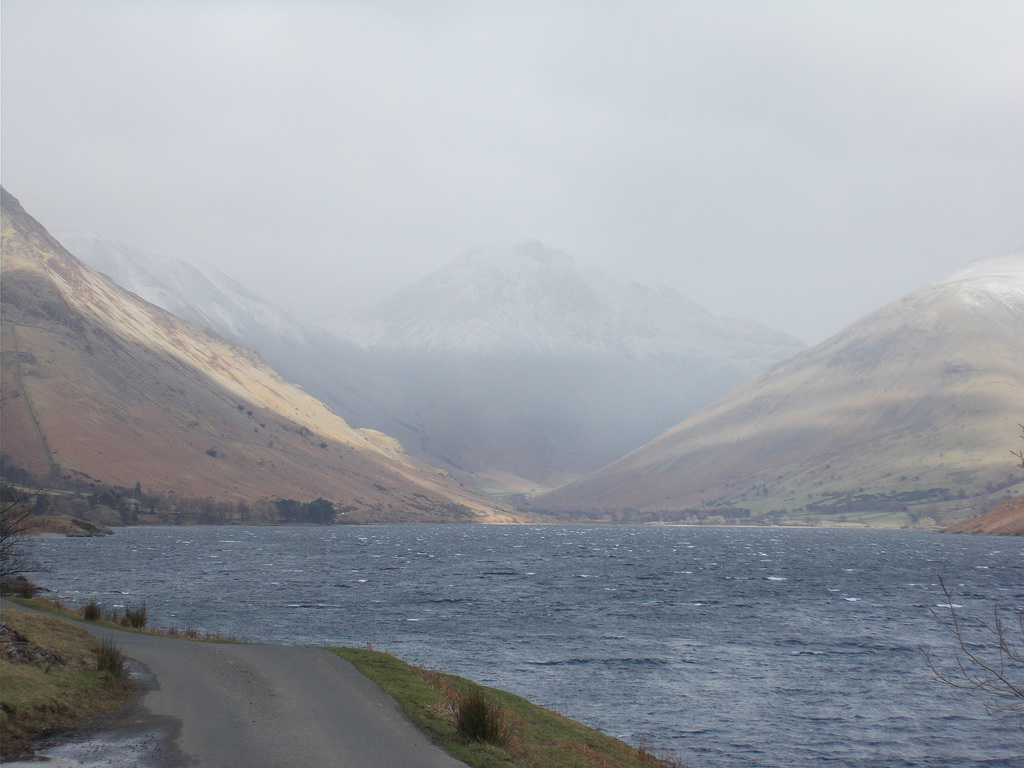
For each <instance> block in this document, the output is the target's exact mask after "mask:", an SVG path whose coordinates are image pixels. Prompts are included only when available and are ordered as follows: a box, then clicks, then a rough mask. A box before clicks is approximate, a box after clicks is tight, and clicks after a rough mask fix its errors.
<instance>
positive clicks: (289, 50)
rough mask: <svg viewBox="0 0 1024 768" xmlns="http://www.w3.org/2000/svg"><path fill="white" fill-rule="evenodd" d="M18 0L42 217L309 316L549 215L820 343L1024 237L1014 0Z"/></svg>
mask: <svg viewBox="0 0 1024 768" xmlns="http://www.w3.org/2000/svg"><path fill="white" fill-rule="evenodd" d="M0 12H2V20H0V21H2V26H0V28H2V33H0V34H2V48H0V57H2V61H0V64H2V96H0V98H2V118H0V119H2V135H0V141H2V181H3V184H4V186H5V187H6V188H7V190H8V191H9V192H11V193H12V194H13V195H14V196H15V197H18V198H19V199H20V200H21V202H22V203H23V205H25V207H26V209H27V210H28V211H29V213H31V214H32V215H34V216H35V217H36V218H37V219H39V220H40V221H41V222H42V223H43V224H44V225H45V226H47V227H48V228H49V229H51V230H58V229H79V230H81V229H85V230H90V231H95V232H99V233H101V234H104V235H108V236H111V237H114V238H116V239H119V240H122V241H125V242H126V243H129V244H131V245H134V246H136V247H138V248H141V249H142V250H144V251H147V252H151V253H154V254H162V255H167V256H174V257H178V258H184V259H187V260H189V261H194V262H199V263H208V264H213V265H215V266H218V267H220V268H221V269H222V270H224V271H225V272H227V273H228V274H229V275H231V276H232V277H235V278H236V279H238V280H240V281H241V282H243V283H245V284H246V285H248V286H249V287H251V288H253V289H255V290H257V291H258V292H260V293H261V294H263V295H264V296H266V297H267V298H270V299H273V300H275V301H276V302H277V303H279V304H281V305H283V306H285V307H286V308H288V309H290V310H292V311H293V312H294V313H296V314H297V315H298V316H300V317H302V318H306V319H311V318H313V317H316V316H320V315H324V314H327V313H329V312H335V311H342V310H344V309H345V308H346V307H348V306H351V305H353V304H356V303H363V302H365V301H368V300H370V299H375V298H380V297H382V296H383V295H385V294H386V293H388V292H390V291H391V290H394V289H397V288H398V287H400V286H402V285H404V284H406V283H408V282H410V281H412V280H413V279H416V278H419V277H422V276H424V275H426V274H428V273H430V272H433V271H435V270H436V269H439V268H441V267H442V266H444V265H445V264H447V263H448V262H449V261H451V260H452V259H453V258H454V257H456V256H457V255H458V254H460V253H462V252H464V251H466V250H469V249H471V248H474V247H476V246H479V245H483V244H487V243H493V242H500V241H505V240H509V239H514V238H521V237H533V238H537V239H539V240H541V241H542V242H544V243H545V244H546V245H548V246H551V247H554V248H559V249H561V250H564V251H566V252H568V253H570V254H571V255H573V256H574V257H575V258H576V259H577V260H578V261H580V262H581V263H584V264H591V265H595V266H599V267H604V268H606V269H610V270H611V271H613V272H615V273H616V274H618V275H620V276H624V277H627V278H630V279H634V280H637V281H639V282H643V283H647V284H667V285H670V286H672V287H674V288H676V289H677V290H679V291H680V292H681V293H683V294H684V295H686V296H688V297H689V298H691V299H693V300H695V301H697V302H699V303H701V304H703V305H704V306H705V307H707V308H708V309H710V310H711V311H712V312H714V313H716V314H720V315H729V316H735V317H745V318H750V319H754V320H758V321H761V322H764V323H767V324H769V325H772V326H774V327H776V328H779V329H782V330H784V331H788V332H790V333H793V334H795V335H797V336H799V337H800V338H802V339H803V340H805V341H807V342H812V343H813V342H816V341H819V340H821V339H822V338H824V337H826V336H828V335H830V334H832V333H834V332H835V331H838V330H839V329H841V328H842V327H843V326H845V325H846V324H848V323H850V322H852V321H853V320H855V319H857V318H858V317H860V316H861V315H863V314H865V313H867V312H869V311H871V310H873V309H876V308H878V307H880V306H882V305H883V304H884V303H886V302H888V301H890V300H891V299H894V298H896V297H898V296H899V295H901V294H903V293H906V292H908V291H911V290H914V289H917V288H919V287H921V286H923V285H925V284H927V283H929V282H931V281H933V280H936V279H938V278H940V277H942V276H943V275H945V274H946V273H948V272H951V271H953V270H954V269H957V268H959V267H962V266H963V265H964V264H966V263H967V262H969V261H971V260H973V259H976V258H980V257H984V256H990V255H996V254H999V253H1003V252H1005V251H1008V250H1013V249H1017V248H1020V247H1022V246H1024V46H1022V43H1021V41H1022V40H1024V3H1021V2H1016V1H1014V2H1005V3H990V2H959V3H953V2H941V1H940V0H928V1H927V2H893V1H891V0H888V1H886V2H867V1H864V0H862V1H860V2H848V3H844V2H838V1H834V2H824V0H822V1H821V2H756V3H755V2H749V3H741V2H723V1H721V0H715V2H710V1H709V2H643V0H639V1H637V2H592V1H591V2H551V1H547V2H522V1H518V0H517V1H512V0H509V1H508V2H430V3H424V2H416V1H415V0H410V1H409V2H382V1H378V2H361V3H357V2H326V1H324V2H292V1H290V0H289V1H288V2H284V1H283V0H282V1H281V2H269V1H264V2H174V1H172V0H165V1H164V2H142V1H140V0H130V1H127V2H98V1H97V2H92V1H90V2H86V1H85V0H79V1H78V2H47V1H46V0H3V5H2V11H0Z"/></svg>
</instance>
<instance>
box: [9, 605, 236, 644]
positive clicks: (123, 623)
mask: <svg viewBox="0 0 1024 768" xmlns="http://www.w3.org/2000/svg"><path fill="white" fill-rule="evenodd" d="M7 599H9V600H10V601H11V602H14V603H17V604H18V605H22V606H24V607H26V608H32V609H34V610H37V611H42V612H43V613H49V614H52V615H54V616H60V617H62V618H66V619H75V620H76V621H88V622H89V623H90V624H93V625H95V626H97V627H107V628H108V629H119V630H122V631H124V632H137V633H139V634H143V635H161V636H163V637H180V638H184V639H186V640H202V641H204V642H210V643H242V642H245V641H244V640H240V639H239V638H237V637H235V636H234V635H232V634H224V633H222V632H211V631H209V630H204V629H198V628H196V627H195V626H194V625H192V624H186V625H185V626H184V627H177V626H174V625H171V626H169V627H154V626H151V625H149V624H148V610H147V608H146V604H145V603H141V604H140V605H137V606H134V607H132V606H128V607H126V608H124V610H118V609H113V608H111V609H104V608H102V607H100V605H99V604H98V603H97V602H96V601H95V600H90V601H89V602H88V603H85V604H84V605H82V606H81V607H79V608H69V607H68V606H67V605H65V604H64V603H63V602H62V601H61V600H60V599H58V598H51V597H15V596H9V597H8V598H7Z"/></svg>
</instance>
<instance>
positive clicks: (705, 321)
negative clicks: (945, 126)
mask: <svg viewBox="0 0 1024 768" xmlns="http://www.w3.org/2000/svg"><path fill="white" fill-rule="evenodd" d="M321 326H322V327H323V328H325V329H327V330H330V331H333V332H334V333H336V334H338V335H339V336H341V337H343V338H346V339H348V340H350V341H352V342H354V343H356V344H359V345H360V346H362V347H365V348H369V349H376V350H380V351H404V352H416V353H424V352H429V353H433V354H459V355H464V354H496V353H501V354H520V355H529V356H551V357H570V358H571V357H591V358H599V357H604V358H611V357H618V358H630V359H635V360H642V359H646V358H651V357H656V356H661V355H673V356H687V357H691V358H695V357H702V358H706V359H707V360H709V361H715V362H718V363H725V364H734V365H736V366H737V368H738V369H741V370H743V371H744V372H746V373H751V372H754V371H757V370H760V369H761V368H763V367H765V366H766V365H769V364H770V363H772V362H776V361H778V360H780V359H783V358H785V357H788V356H789V355H791V354H793V353H795V352H797V351H799V350H801V349H803V347H804V345H803V344H802V343H800V342H799V341H798V340H796V339H794V338H792V337H791V336H787V335H785V334H783V333H779V332H777V331H773V330H771V329H769V328H766V327H765V326H762V325H758V324H756V323H752V322H745V321H739V320H730V319H722V318H717V317H715V316H714V315H712V314H711V313H710V312H708V311H707V310H705V309H704V308H703V307H701V306H699V305H698V304H696V303H694V302H692V301H690V300H689V299H686V298H684V297H683V296H681V295H679V294H678V293H677V292H676V291H674V290H672V289H671V288H666V287H659V288H648V287H646V286H642V285H640V284H638V283H626V282H620V281H616V280H613V279H611V278H609V277H607V276H605V275H603V274H601V273H600V272H598V271H596V270H592V269H586V270H585V269H581V268H579V267H578V266H577V265H576V263H575V262H574V260H573V259H572V258H571V257H570V256H568V255H567V254H565V253H563V252H562V251H556V250H551V249H548V248H545V247H544V246H543V245H542V244H541V243H539V242H537V241H536V240H523V241H519V242H515V243H511V244H506V245H499V246H488V247H485V248H478V249H476V250H473V251H470V252H468V253H465V254H463V255H462V256H459V257H458V258H457V259H455V261H453V262H452V263H451V264H450V265H448V266H447V267H445V268H444V269H442V270H440V271H438V272H435V273H434V274H432V275H430V276H428V277H426V278H424V279H423V280H421V281H419V282H417V283H415V284H413V285H410V286H408V287H407V288H404V289H403V290H401V291H399V292H398V293H396V294H394V295H393V296H391V297H390V298H388V299H385V300H384V301H382V302H380V303H379V304H377V305H375V306H373V307H371V308H369V309H367V310H364V311H361V312H359V313H356V314H355V315H351V316H342V315H334V316H332V317H330V318H328V319H327V320H325V321H324V322H323V323H321Z"/></svg>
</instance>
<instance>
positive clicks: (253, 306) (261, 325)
mask: <svg viewBox="0 0 1024 768" xmlns="http://www.w3.org/2000/svg"><path fill="white" fill-rule="evenodd" d="M56 237H57V239H58V240H59V241H60V242H61V244H62V245H64V247H65V248H67V249H68V251H70V252H71V253H73V254H74V255H75V256H77V257H78V258H79V259H81V260H82V261H84V262H85V263H86V264H88V265H89V266H90V267H92V268H93V269H95V270H96V271H98V272H102V273H103V274H105V275H107V276H108V277H110V278H111V279H112V280H113V281H114V282H115V283H117V284H118V285H119V286H121V287H122V288H124V289H126V290H129V291H131V292H132V293H134V294H135V295H136V296H138V297H140V298H142V299H145V300H146V301H148V302H149V303H150V304H155V305H156V306H158V307H160V308H161V309H165V310H167V311H168V312H170V313H171V314H173V315H176V316H177V317H181V318H183V319H185V320H188V321H190V322H193V323H198V324H200V325H205V326H207V327H209V328H212V329H213V330H215V331H217V332H218V333H220V334H222V335H223V336H226V337H228V338H230V339H233V340H235V341H239V342H242V343H245V341H246V340H247V339H249V338H251V337H252V336H253V334H254V332H262V333H267V334H271V335H273V336H276V337H279V338H283V339H286V340H289V341H293V342H300V341H301V340H302V339H303V333H302V330H301V327H300V326H299V324H298V323H297V322H296V321H295V320H293V319H292V318H291V317H290V316H289V315H288V314H287V313H286V312H284V311H283V310H281V309H278V308H277V307H275V306H274V305H273V304H270V303H269V302H267V301H266V300H264V299H262V298H261V297H259V296H257V295H256V294H255V293H253V292H252V291H250V290H248V289H247V288H245V287H244V286H242V285H240V284H239V283H237V282H236V281H234V280H232V279H231V278H230V277H228V276H227V275H225V274H224V273H223V272H221V271H220V270H218V269H215V268H213V267H210V266H205V265H198V264H192V263H190V262H187V261H183V260H181V259H173V258H169V257H166V256H154V255H152V254H148V253H143V252H142V251H140V250H138V249H137V248H133V247H132V246H130V245H126V244H124V243H120V242H118V241H116V240H112V239H111V238H108V237H104V236H102V235H98V234H95V233H91V232H85V233H83V232H67V233H58V234H57V236H56Z"/></svg>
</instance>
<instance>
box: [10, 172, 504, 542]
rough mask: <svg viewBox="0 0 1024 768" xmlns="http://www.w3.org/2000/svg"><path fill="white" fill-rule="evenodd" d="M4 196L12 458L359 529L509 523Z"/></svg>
mask: <svg viewBox="0 0 1024 768" xmlns="http://www.w3.org/2000/svg"><path fill="white" fill-rule="evenodd" d="M0 195H2V200H0V207H2V227H3V233H2V246H3V279H2V321H3V322H2V355H3V367H2V399H0V408H2V419H3V450H4V454H5V461H7V462H10V463H12V464H14V465H17V466H22V467H24V468H26V469H28V470H29V471H31V472H32V473H33V474H35V475H36V476H40V477H45V476H55V477H65V478H72V479H78V480H83V479H84V480H89V479H92V480H96V481H100V482H103V483H107V484H111V485H116V486H121V487H131V486H132V485H133V484H135V483H136V482H139V483H141V484H142V486H144V487H145V488H146V489H147V490H148V491H153V492H159V493H169V494H175V495H176V496H177V497H179V498H183V497H193V498H194V497H210V498H212V499H214V500H219V501H231V502H239V501H246V502H251V501H256V500H260V499H266V498H275V497H277V498H285V499H296V500H298V501H303V502H304V501H309V500H311V499H315V498H317V497H323V498H327V499H329V500H330V501H332V502H335V503H336V504H337V505H338V506H339V507H341V508H343V509H345V510H346V514H347V515H348V517H349V519H354V520H376V521H392V522H393V521H415V520H435V521H441V520H455V519H458V520H466V521H475V520H485V521H486V520H508V519H510V518H509V514H510V512H511V510H509V509H508V508H505V507H503V506H501V505H497V504H494V503H491V502H487V501H485V500H483V499H480V498H479V497H476V496H473V495H472V494H469V493H467V492H466V491H464V490H463V489H462V488H461V487H459V485H458V484H457V483H456V482H454V481H453V480H452V478H451V477H449V476H447V475H446V474H445V473H443V472H439V471H438V470H437V469H435V468H432V467H427V466H424V465H422V464H420V463H418V462H416V461H414V460H412V459H411V458H410V457H409V456H408V455H407V454H406V453H405V452H404V451H403V450H402V448H401V446H400V445H399V444H398V443H397V442H395V441H394V440H392V439H390V438H388V437H387V436H385V435H383V434H380V433H376V432H372V431H368V430H356V429H353V428H351V427H350V426H349V425H348V424H347V423H346V422H345V421H344V420H343V419H342V418H340V417H339V416H337V415H335V414H334V413H333V412H332V411H331V410H330V409H329V408H328V407H327V406H325V405H324V404H323V403H322V402H320V401H319V400H316V399H315V398H313V397H311V396H310V395H308V394H306V393H305V392H303V391H302V390H301V389H299V388H298V387H296V386H294V385H292V384H290V383H288V382H287V381H285V380H284V379H282V378H281V377H280V376H279V375H278V374H277V373H276V372H275V371H274V370H273V369H271V368H270V367H269V366H267V365H266V364H265V363H264V362H263V360H262V359H261V358H260V356H259V355H258V354H256V353H254V352H253V351H251V350H249V349H245V348H243V347H240V346H238V345H236V344H233V343H231V342H228V341H227V340H225V339H224V338H222V337H220V336H218V335H217V334H215V333H214V332H212V331H210V330H209V329H207V328H204V327H201V326H198V325H194V324H192V323H189V322H185V321H183V320H180V319H178V318H177V317H175V316H173V315H171V314H170V313H168V312H166V311H165V310H163V309H160V308H158V307H156V306H154V305H152V304H149V303H147V302H145V301H143V300H142V299H140V298H139V297H138V296H136V295H134V294H132V293H129V292H127V291H125V290H124V289H122V288H120V287H118V286H117V285H115V284H114V283H113V282H111V281H110V280H109V279H107V278H105V277H103V276H102V275H100V274H98V273H96V272H95V271H93V270H91V269H90V268H88V267H87V266H85V265H84V264H83V263H82V262H80V261H79V260H78V259H76V258H75V257H74V256H72V255H71V254H70V253H68V252H67V251H66V250H65V249H64V248H63V246H61V244H60V243H59V242H57V240H55V239H54V238H53V237H51V236H50V235H49V233H48V232H47V231H46V230H45V229H44V228H43V227H42V226H41V225H40V224H39V223H38V222H36V221H35V220H34V219H33V218H32V217H31V216H29V215H28V214H27V213H26V212H25V211H24V209H23V208H22V207H21V205H20V204H19V203H18V201H17V200H16V199H15V198H14V197H12V196H11V195H10V194H8V193H7V191H6V190H0Z"/></svg>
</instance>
